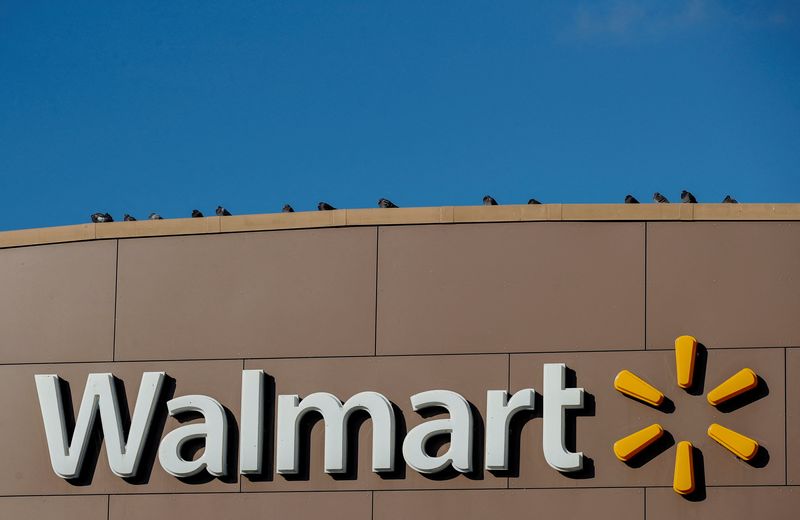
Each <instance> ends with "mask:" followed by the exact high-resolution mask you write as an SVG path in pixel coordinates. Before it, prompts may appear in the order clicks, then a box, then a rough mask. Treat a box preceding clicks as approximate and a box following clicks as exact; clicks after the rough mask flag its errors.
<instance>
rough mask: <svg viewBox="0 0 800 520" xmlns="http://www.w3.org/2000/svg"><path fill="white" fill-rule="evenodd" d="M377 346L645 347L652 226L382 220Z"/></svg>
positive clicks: (392, 350)
mask: <svg viewBox="0 0 800 520" xmlns="http://www.w3.org/2000/svg"><path fill="white" fill-rule="evenodd" d="M379 245H380V247H379V259H378V264H379V267H378V276H379V278H378V318H377V321H378V333H377V338H378V339H377V341H378V344H377V349H378V353H379V354H398V353H403V354H407V353H423V354H424V353H461V352H525V351H554V350H592V349H608V348H614V349H639V348H643V344H642V342H643V341H644V328H643V325H644V324H643V318H644V309H643V305H642V304H643V302H644V225H643V224H641V223H615V224H612V223H572V222H558V223H552V222H531V223H528V222H525V223H511V224H459V225H432V226H399V227H391V228H381V229H380V237H379Z"/></svg>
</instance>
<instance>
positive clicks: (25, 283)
mask: <svg viewBox="0 0 800 520" xmlns="http://www.w3.org/2000/svg"><path fill="white" fill-rule="evenodd" d="M380 211H392V210H380ZM559 211H561V210H559ZM798 214H800V212H798ZM298 218H302V217H298ZM488 220H491V219H488ZM610 220H613V219H610ZM792 220H795V219H788V220H771V221H768V220H761V219H755V220H747V219H746V218H741V219H740V220H729V221H694V220H689V221H680V220H674V221H657V220H641V221H636V220H631V221H603V220H602V219H600V218H597V219H593V220H591V221H541V222H476V223H448V224H425V225H375V226H370V225H360V226H339V227H337V226H331V227H323V228H311V229H295V230H272V231H244V232H237V233H225V232H216V233H210V234H205V233H203V232H202V230H201V231H199V234H193V235H188V236H154V237H138V238H137V237H132V238H125V237H121V238H110V239H95V240H85V241H76V242H69V243H54V244H44V245H26V246H21V247H7V248H3V249H0V410H2V414H0V435H1V438H2V443H0V460H1V461H2V462H3V471H0V518H42V519H48V518H65V517H66V516H65V515H66V512H69V515H68V517H69V518H85V519H92V520H94V519H109V520H133V519H148V520H152V519H154V518H187V519H189V518H225V517H227V518H230V517H234V516H236V515H238V516H242V517H245V516H247V515H249V516H256V515H257V516H258V517H259V518H284V517H291V518H318V517H328V518H330V517H333V518H348V519H352V520H361V519H370V518H375V519H378V518H380V519H395V518H396V519H401V518H402V519H405V518H415V519H417V520H422V519H428V518H431V519H433V518H446V519H449V518H459V519H473V518H474V519H479V518H480V519H484V518H492V517H502V518H509V519H514V518H532V517H535V518H599V519H603V518H615V519H643V518H647V519H661V518H676V517H678V516H680V517H681V518H683V519H691V518H711V517H714V518H753V517H756V518H796V517H797V515H798V514H800V513H799V512H798V511H800V487H799V486H800V463H798V457H800V319H798V318H799V317H800V222H797V221H792ZM223 222H224V219H223ZM168 225H172V224H168ZM193 225H194V224H193ZM112 226H113V224H112ZM98 229H100V227H99V226H98ZM173 232H174V229H172V228H170V230H169V231H168V233H173ZM682 334H690V335H693V336H695V337H696V338H697V339H698V341H699V342H700V343H701V345H702V346H701V349H700V356H699V357H698V364H697V377H698V378H699V381H698V382H697V384H696V385H695V388H694V389H693V390H692V391H691V392H687V391H685V390H682V389H680V388H678V387H677V385H676V384H675V366H674V364H675V363H674V353H673V350H672V348H673V341H674V339H675V338H676V337H677V336H679V335H682ZM548 362H563V363H566V364H567V366H568V367H569V368H570V369H571V370H572V371H574V372H573V374H572V375H573V376H574V381H573V384H574V385H576V386H580V387H583V388H585V390H586V392H587V394H588V398H587V406H586V407H585V410H583V411H582V412H580V413H577V414H575V416H574V417H572V418H571V419H570V421H571V422H572V424H573V426H572V428H573V429H572V431H573V434H572V436H571V437H572V438H570V439H569V440H568V443H569V444H571V445H572V446H571V447H572V448H576V449H577V450H580V451H583V452H584V453H585V455H586V457H587V463H586V465H585V466H586V467H585V469H584V470H583V471H582V472H580V473H579V474H576V475H569V474H561V473H559V472H557V471H555V470H553V469H551V468H550V467H549V466H548V465H547V464H546V463H545V460H544V458H543V454H542V447H541V436H542V427H541V413H540V412H539V411H536V412H534V413H532V414H529V415H526V416H522V417H519V418H518V419H516V420H514V421H513V422H512V428H511V430H512V433H511V438H512V447H513V450H512V463H511V466H512V467H511V469H510V470H509V471H507V472H503V473H492V472H488V471H485V470H482V469H481V468H482V465H483V456H482V450H483V443H482V440H483V437H482V435H483V434H482V431H483V421H485V418H486V412H485V410H486V390H490V389H492V390H498V389H508V390H510V391H515V390H519V389H521V388H526V387H532V388H535V389H536V390H537V392H541V388H542V364H543V363H548ZM744 367H750V368H752V369H753V370H754V371H755V372H756V373H757V374H758V375H759V376H760V378H761V379H760V384H759V387H758V389H757V391H755V392H754V393H752V394H751V395H749V396H747V397H746V398H744V399H739V400H737V401H736V402H735V403H732V404H731V406H728V407H721V408H719V409H718V408H715V407H712V406H710V405H709V404H708V403H707V402H706V401H705V397H704V395H705V393H706V392H708V390H710V389H711V388H713V387H715V386H716V385H717V384H719V383H720V382H722V381H723V380H725V379H726V378H727V377H728V376H730V375H732V374H733V373H735V372H736V371H738V370H739V369H741V368H744ZM243 368H261V369H263V370H264V371H265V372H266V373H267V374H268V376H269V377H268V385H267V386H268V392H267V394H268V401H269V402H268V407H271V406H273V405H274V396H275V395H277V394H287V393H297V394H299V395H300V396H303V395H307V394H309V393H311V392H316V391H327V392H331V393H333V394H335V395H337V396H338V397H340V398H341V399H347V398H348V397H350V396H351V395H353V394H354V393H356V392H359V391H363V390H374V391H378V392H381V393H383V394H384V395H385V396H386V397H387V398H389V399H390V400H391V401H392V402H393V403H394V404H395V405H396V407H397V409H398V429H400V430H401V433H403V432H404V431H407V430H408V429H410V428H412V427H413V426H415V425H417V424H419V423H421V422H423V421H425V420H427V419H426V418H423V417H422V416H420V415H419V414H417V413H416V412H414V411H413V410H412V409H411V405H410V402H409V399H408V398H409V396H410V395H412V394H414V393H416V392H420V391H423V390H429V389H436V388H441V389H448V390H453V391H456V392H459V393H460V394H462V395H463V396H464V397H465V398H466V399H467V400H468V401H469V402H470V403H472V405H474V407H475V409H476V411H477V412H478V413H477V414H476V415H475V423H476V429H475V431H476V467H477V469H476V470H474V471H473V472H472V473H470V474H457V473H455V472H447V471H446V472H444V473H442V474H440V475H438V476H435V477H429V476H427V477H426V476H423V475H420V474H418V473H416V472H415V471H414V470H412V469H411V468H408V467H405V466H404V465H401V466H400V467H399V468H398V469H397V470H396V471H395V472H394V473H392V474H390V475H383V476H381V475H378V474H375V473H372V472H371V470H370V464H371V452H370V446H371V437H372V433H371V424H370V421H369V420H365V421H359V422H358V423H357V424H356V425H355V427H354V431H355V435H354V437H355V438H357V439H358V443H357V446H358V447H357V449H355V448H354V451H355V454H354V456H353V459H352V463H353V464H354V468H353V470H351V471H350V472H349V473H348V474H345V475H343V476H337V477H336V478H334V477H332V476H330V475H326V474H324V473H323V470H322V453H323V431H322V430H323V428H322V426H323V425H322V422H321V421H318V422H316V423H314V424H313V426H312V427H311V433H310V441H309V443H308V449H307V450H306V451H307V452H308V454H307V458H308V470H307V471H305V472H303V473H302V474H301V475H300V476H299V477H293V478H285V477H284V476H281V475H277V474H275V472H274V426H275V424H274V420H273V419H272V412H269V413H268V414H267V428H266V430H267V432H268V433H267V443H266V445H265V446H266V448H265V451H266V452H267V454H266V456H265V461H266V468H267V469H266V470H265V472H264V474H263V475H261V476H259V477H257V478H248V477H241V476H238V475H237V472H236V445H235V443H236V442H237V425H236V421H237V419H238V417H239V407H240V398H241V396H240V393H241V389H240V381H241V379H240V378H241V370H242V369H243ZM622 369H630V370H632V371H634V372H635V373H637V374H639V375H640V376H642V377H644V378H645V379H647V380H648V381H649V382H650V383H652V384H653V385H655V386H656V387H658V388H659V389H661V390H662V391H664V393H665V394H666V395H667V397H668V398H669V399H670V400H671V402H672V403H673V404H674V407H672V408H674V409H672V408H671V409H669V410H667V411H663V410H658V409H655V408H651V407H647V406H644V405H642V404H640V403H638V402H636V401H634V400H632V399H629V398H627V397H624V396H622V395H621V394H619V393H618V392H617V391H615V390H614V388H613V384H612V383H613V379H614V376H615V375H616V374H617V372H619V371H620V370H622ZM148 370H159V371H165V372H166V373H167V375H168V376H169V382H170V384H168V385H167V388H165V390H164V396H163V401H166V400H167V399H168V398H169V397H170V396H173V395H174V396H180V395H187V394H194V393H199V394H204V395H209V396H212V397H214V398H216V399H217V400H219V401H220V403H222V405H224V406H225V407H226V408H227V410H228V411H229V412H230V415H231V417H230V423H231V424H230V430H231V434H230V442H231V450H230V451H231V457H230V459H231V461H230V463H231V465H232V471H231V473H230V475H229V476H228V477H224V478H212V477H210V476H206V477H200V478H191V479H178V478H175V477H172V476H170V475H168V474H167V473H166V472H164V471H163V470H162V469H161V467H160V466H159V464H158V461H157V457H156V450H157V446H158V441H159V440H160V438H161V437H163V435H164V434H165V433H166V432H168V431H170V430H172V429H174V428H176V427H177V426H179V425H180V424H181V423H180V422H179V421H177V420H176V419H174V418H171V417H168V416H167V413H166V407H165V406H163V405H162V406H160V408H159V411H158V412H157V416H156V419H155V423H154V430H155V431H154V432H151V434H152V435H151V437H150V439H149V440H148V444H147V446H146V448H145V456H144V462H143V467H144V471H143V472H142V474H141V475H140V476H139V477H137V478H135V479H127V480H124V479H121V478H119V477H116V476H114V475H113V474H112V473H111V471H110V469H109V467H108V463H107V459H106V454H105V452H104V448H102V447H101V446H100V442H101V439H100V437H99V435H96V436H95V438H94V440H93V446H92V448H90V455H89V457H88V459H87V462H88V465H89V470H88V471H87V472H86V473H87V475H86V477H85V478H82V479H79V480H78V481H74V482H68V481H65V480H63V479H61V478H59V477H57V476H56V475H55V474H54V473H53V471H52V469H51V467H50V462H49V455H48V451H47V444H46V440H45V436H44V428H43V426H42V417H41V413H40V410H39V406H38V401H37V396H36V389H35V385H34V378H33V376H34V374H43V373H57V374H59V375H60V376H61V377H62V378H63V379H64V380H65V381H66V382H67V383H68V384H69V388H70V392H69V393H68V394H67V399H68V400H69V399H71V402H72V405H73V407H74V408H75V410H77V408H78V406H79V404H80V398H81V395H82V393H83V387H84V384H85V382H86V376H87V374H88V373H90V372H113V373H114V374H115V375H116V376H117V377H118V378H119V379H120V380H122V381H123V382H124V388H125V392H124V395H123V398H124V400H126V401H127V403H128V407H129V409H131V410H132V409H133V407H134V404H135V399H136V393H137V391H138V385H139V380H140V378H141V374H142V372H143V371H148ZM537 404H540V403H537ZM539 409H540V408H539ZM126 413H129V412H126ZM654 422H658V423H660V424H662V425H663V426H664V428H665V429H666V430H667V431H668V432H669V434H668V435H666V436H665V437H664V439H662V441H660V442H659V443H657V445H655V446H653V447H651V448H650V449H649V450H648V451H647V452H645V453H643V454H642V455H641V457H640V458H637V459H635V461H634V462H633V463H630V464H625V463H622V462H620V461H618V460H617V459H616V458H615V456H614V454H613V452H612V449H611V447H612V445H613V443H614V441H616V440H617V439H619V438H621V437H624V436H625V435H628V434H629V433H632V432H633V431H636V430H637V429H639V428H642V427H644V426H647V425H649V424H652V423H654ZM712 422H719V423H721V424H723V425H725V426H728V427H730V428H733V429H735V430H737V431H739V432H741V433H743V434H745V435H748V436H750V437H753V438H755V439H756V440H758V441H759V444H760V445H761V446H762V451H761V452H760V453H759V456H758V457H757V458H756V459H754V460H753V461H751V462H749V463H745V462H743V461H741V460H739V459H737V458H735V457H734V456H733V455H732V454H731V453H729V452H728V451H726V450H725V449H723V448H722V447H721V446H720V445H719V444H717V443H716V442H715V441H713V440H712V439H710V438H709V437H708V436H707V435H706V428H707V427H708V425H709V424H710V423H712ZM680 440H689V441H691V442H692V443H693V444H694V446H695V447H696V448H697V449H698V452H699V453H698V458H697V459H696V460H695V462H696V468H697V470H698V471H697V479H698V484H699V486H698V487H699V490H698V493H697V494H695V495H693V496H692V497H690V498H689V499H687V498H684V497H682V496H680V495H678V494H676V493H675V492H674V491H673V490H672V475H673V463H674V457H675V455H674V451H675V448H674V444H675V443H677V442H678V441H680ZM353 446H354V447H355V446H356V443H355V442H353ZM399 451H400V450H399V447H398V452H399Z"/></svg>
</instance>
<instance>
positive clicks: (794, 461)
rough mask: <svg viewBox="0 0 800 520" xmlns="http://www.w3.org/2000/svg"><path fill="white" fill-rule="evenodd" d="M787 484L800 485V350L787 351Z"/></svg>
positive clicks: (790, 349) (791, 349)
mask: <svg viewBox="0 0 800 520" xmlns="http://www.w3.org/2000/svg"><path fill="white" fill-rule="evenodd" d="M786 381H787V384H786V441H787V446H786V460H787V462H788V468H787V470H788V471H787V475H786V476H787V477H788V482H787V484H793V485H798V484H800V348H789V349H786Z"/></svg>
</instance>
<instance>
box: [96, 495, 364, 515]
mask: <svg viewBox="0 0 800 520" xmlns="http://www.w3.org/2000/svg"><path fill="white" fill-rule="evenodd" d="M371 512H372V497H371V494H370V493H368V492H348V493H247V494H235V495H233V494H223V495H217V494H203V495H180V496H175V495H146V496H143V495H128V496H112V497H111V507H110V510H109V517H108V518H109V520H154V519H161V518H166V519H173V520H174V519H192V520H205V519H208V520H218V519H221V518H258V519H265V520H272V519H276V520H277V519H286V518H291V519H297V520H303V519H312V518H332V519H333V518H346V519H348V520H369V519H370V518H371Z"/></svg>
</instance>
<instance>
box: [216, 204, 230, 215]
mask: <svg viewBox="0 0 800 520" xmlns="http://www.w3.org/2000/svg"><path fill="white" fill-rule="evenodd" d="M217 216H218V217H230V216H231V212H230V211H228V210H227V209H225V208H223V207H222V206H217Z"/></svg>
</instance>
